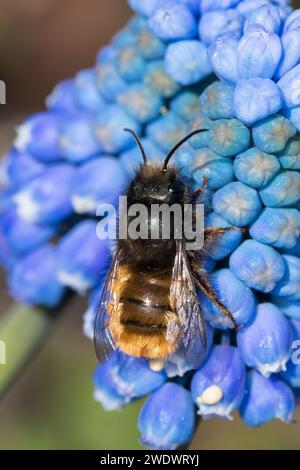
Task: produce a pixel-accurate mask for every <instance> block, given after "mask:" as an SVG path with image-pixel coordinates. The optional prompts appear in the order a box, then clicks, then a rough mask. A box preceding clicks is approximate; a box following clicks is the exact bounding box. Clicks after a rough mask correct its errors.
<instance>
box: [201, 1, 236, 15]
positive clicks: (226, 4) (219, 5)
mask: <svg viewBox="0 0 300 470" xmlns="http://www.w3.org/2000/svg"><path fill="white" fill-rule="evenodd" d="M239 1H240V0H200V9H201V12H202V13H204V12H206V11H211V10H219V9H220V10H222V9H225V8H231V7H235V6H236V5H237V3H239Z"/></svg>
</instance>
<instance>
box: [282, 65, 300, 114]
mask: <svg viewBox="0 0 300 470" xmlns="http://www.w3.org/2000/svg"><path fill="white" fill-rule="evenodd" d="M299 85H300V64H298V65H296V67H294V68H292V69H291V70H289V72H287V73H286V74H285V75H283V77H281V79H280V80H279V82H278V86H279V88H280V91H281V95H282V99H283V102H284V104H285V106H287V107H288V108H293V107H294V106H298V105H299V104H300V92H299Z"/></svg>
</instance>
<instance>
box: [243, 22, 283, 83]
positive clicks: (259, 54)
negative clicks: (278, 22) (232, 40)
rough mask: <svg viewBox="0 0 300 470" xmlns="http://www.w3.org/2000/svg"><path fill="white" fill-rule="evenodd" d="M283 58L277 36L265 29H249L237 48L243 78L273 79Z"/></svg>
mask: <svg viewBox="0 0 300 470" xmlns="http://www.w3.org/2000/svg"><path fill="white" fill-rule="evenodd" d="M280 58H281V42H280V38H279V37H278V36H277V34H274V33H270V32H268V31H265V30H264V29H263V28H259V27H257V28H255V29H250V28H249V29H248V30H247V32H246V34H244V36H243V37H242V38H241V40H240V42H239V45H238V48H237V64H238V71H239V75H240V77H241V78H256V77H260V78H272V77H273V75H274V73H275V70H276V68H277V66H278V64H279V61H280Z"/></svg>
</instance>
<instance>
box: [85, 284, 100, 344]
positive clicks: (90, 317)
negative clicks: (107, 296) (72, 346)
mask: <svg viewBox="0 0 300 470" xmlns="http://www.w3.org/2000/svg"><path fill="white" fill-rule="evenodd" d="M103 286H104V282H103V283H100V287H99V286H97V287H95V288H94V289H93V290H92V291H91V292H90V295H89V300H88V307H87V310H86V311H85V312H84V314H83V326H82V331H83V334H84V335H85V336H86V337H87V338H89V339H91V340H93V339H94V327H95V319H96V315H97V311H98V308H99V306H100V299H101V294H102V290H103Z"/></svg>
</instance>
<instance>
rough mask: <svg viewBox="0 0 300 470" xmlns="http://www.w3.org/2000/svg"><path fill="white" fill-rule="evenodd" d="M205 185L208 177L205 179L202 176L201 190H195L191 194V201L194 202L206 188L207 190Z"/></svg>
mask: <svg viewBox="0 0 300 470" xmlns="http://www.w3.org/2000/svg"><path fill="white" fill-rule="evenodd" d="M207 183H208V177H207V176H203V179H202V186H201V188H197V189H195V191H194V192H193V201H196V200H197V199H198V197H199V196H201V194H203V193H204V191H205V190H206V188H207Z"/></svg>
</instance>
